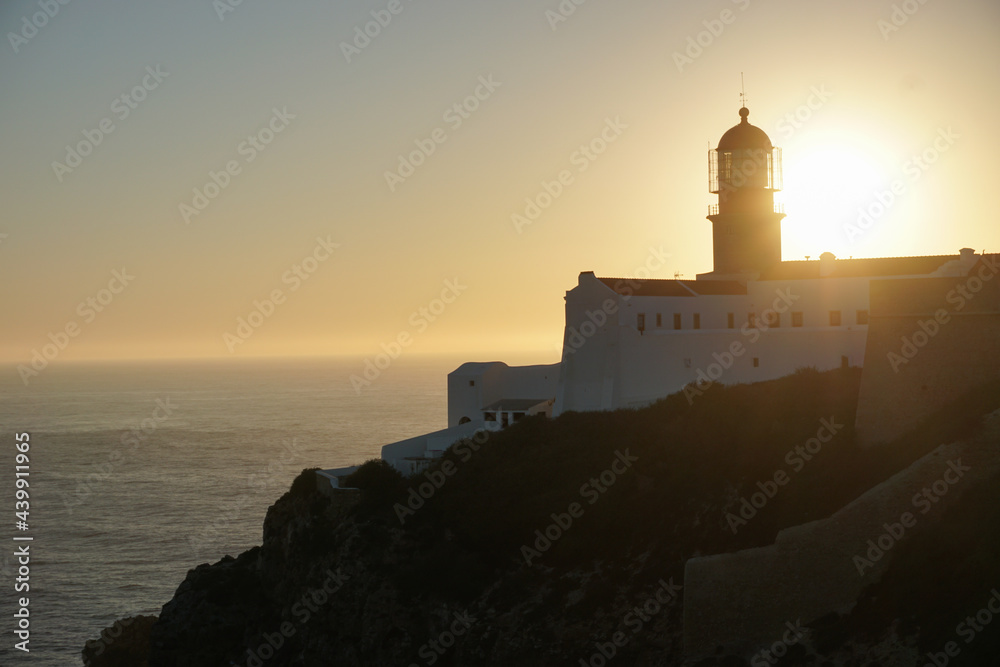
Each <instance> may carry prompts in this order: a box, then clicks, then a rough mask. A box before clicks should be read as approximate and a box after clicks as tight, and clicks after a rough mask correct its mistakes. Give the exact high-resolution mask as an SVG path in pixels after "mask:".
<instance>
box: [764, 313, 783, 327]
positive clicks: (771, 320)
mask: <svg viewBox="0 0 1000 667" xmlns="http://www.w3.org/2000/svg"><path fill="white" fill-rule="evenodd" d="M764 322H766V323H767V326H768V328H769V329H777V328H778V327H780V326H781V314H780V313H777V312H775V311H773V310H768V311H767V312H766V314H765V315H764Z"/></svg>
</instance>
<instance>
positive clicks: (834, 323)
mask: <svg viewBox="0 0 1000 667" xmlns="http://www.w3.org/2000/svg"><path fill="white" fill-rule="evenodd" d="M830 326H831V327H839V326H840V311H839V310H831V311H830Z"/></svg>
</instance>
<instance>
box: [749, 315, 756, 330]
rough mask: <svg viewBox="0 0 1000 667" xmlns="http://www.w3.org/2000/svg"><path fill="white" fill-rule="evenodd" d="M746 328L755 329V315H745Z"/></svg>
mask: <svg viewBox="0 0 1000 667" xmlns="http://www.w3.org/2000/svg"><path fill="white" fill-rule="evenodd" d="M747 326H749V327H750V328H751V329H756V328H757V313H747Z"/></svg>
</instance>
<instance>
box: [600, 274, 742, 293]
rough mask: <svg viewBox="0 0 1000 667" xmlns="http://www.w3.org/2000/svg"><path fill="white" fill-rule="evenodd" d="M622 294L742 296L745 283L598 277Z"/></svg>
mask: <svg viewBox="0 0 1000 667" xmlns="http://www.w3.org/2000/svg"><path fill="white" fill-rule="evenodd" d="M598 280H600V281H601V282H602V283H604V284H605V285H606V286H607V287H608V288H610V289H611V290H612V291H614V292H617V293H618V294H621V295H623V296H734V295H735V296H744V295H746V293H747V288H746V285H743V284H741V283H738V282H736V281H735V280H655V279H647V280H640V279H638V278H598Z"/></svg>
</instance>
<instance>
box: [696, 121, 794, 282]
mask: <svg viewBox="0 0 1000 667" xmlns="http://www.w3.org/2000/svg"><path fill="white" fill-rule="evenodd" d="M749 116H750V110H749V109H747V108H746V107H743V108H741V109H740V123H739V125H735V126H734V127H732V128H730V129H729V130H727V131H726V133H725V134H723V135H722V138H721V139H719V146H718V148H716V149H714V150H710V151H709V152H708V180H709V186H708V189H709V192H711V193H712V194H716V195H718V196H719V202H718V203H717V204H712V205H711V206H710V207H709V211H708V219H709V220H710V221H711V222H712V244H713V250H714V269H713V271H712V274H708V275H705V277H706V278H708V277H734V275H735V274H741V275H744V276H745V275H746V274H760V273H761V272H762V271H764V270H765V269H767V268H769V267H771V266H774V265H775V264H777V263H779V262H780V261H781V220H782V218H784V217H785V214H784V212H782V210H781V207H780V206H775V203H774V193H775V192H778V191H780V190H781V149H780V148H775V147H774V146H772V145H771V140H770V139H769V138H768V136H767V133H765V132H764V131H763V130H762V129H760V128H759V127H756V126H754V125H751V124H750V123H749V121H747V118H748V117H749Z"/></svg>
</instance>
